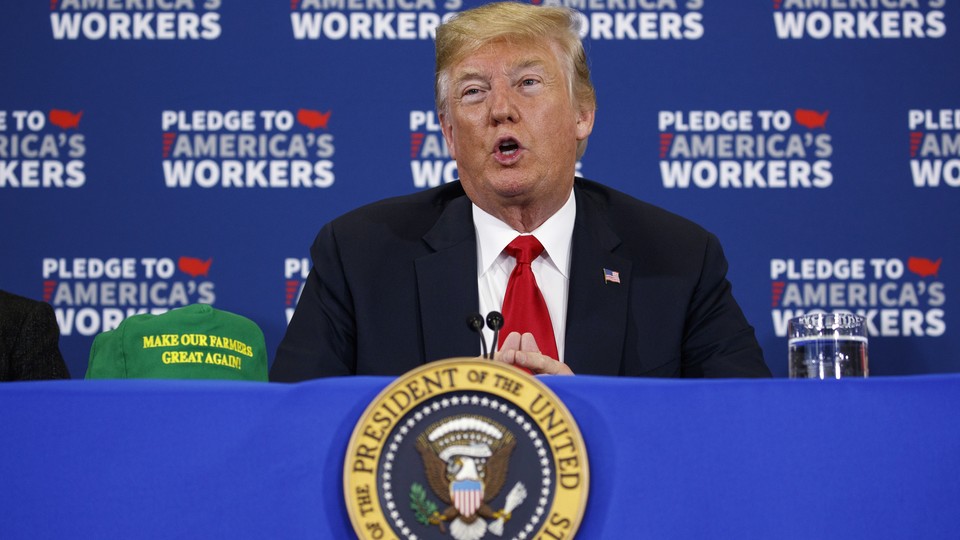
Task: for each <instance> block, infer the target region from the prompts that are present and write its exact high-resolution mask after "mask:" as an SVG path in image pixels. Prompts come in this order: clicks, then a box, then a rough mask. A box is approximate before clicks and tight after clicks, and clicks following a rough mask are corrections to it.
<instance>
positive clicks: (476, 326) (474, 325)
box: [467, 313, 487, 358]
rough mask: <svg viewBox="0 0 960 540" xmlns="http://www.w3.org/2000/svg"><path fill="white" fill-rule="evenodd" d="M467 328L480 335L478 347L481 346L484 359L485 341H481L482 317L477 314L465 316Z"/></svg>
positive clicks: (485, 354)
mask: <svg viewBox="0 0 960 540" xmlns="http://www.w3.org/2000/svg"><path fill="white" fill-rule="evenodd" d="M467 326H469V327H470V329H471V330H473V331H474V332H476V333H478V334H480V345H481V346H483V358H486V357H487V340H485V339H483V316H482V315H480V314H479V313H471V314H470V315H468V316H467Z"/></svg>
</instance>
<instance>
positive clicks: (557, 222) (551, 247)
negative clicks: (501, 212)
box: [472, 189, 577, 278]
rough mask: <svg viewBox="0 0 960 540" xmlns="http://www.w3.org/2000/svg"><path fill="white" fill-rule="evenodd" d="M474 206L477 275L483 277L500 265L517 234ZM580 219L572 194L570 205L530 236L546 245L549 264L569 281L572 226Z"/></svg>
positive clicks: (558, 211) (569, 199) (568, 199)
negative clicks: (494, 265)
mask: <svg viewBox="0 0 960 540" xmlns="http://www.w3.org/2000/svg"><path fill="white" fill-rule="evenodd" d="M472 206H473V225H474V227H475V228H476V231H477V246H478V253H477V259H478V260H477V262H478V265H479V266H478V268H477V275H478V276H481V275H483V273H484V272H486V271H487V270H488V269H489V268H490V267H491V266H492V265H493V264H494V263H496V262H497V260H498V258H499V257H500V255H501V254H502V253H503V250H504V248H506V247H507V244H509V243H510V242H511V241H513V239H514V238H516V237H517V235H518V234H520V233H518V232H517V231H515V230H513V229H512V228H511V227H510V226H509V225H507V224H506V223H504V222H502V221H500V220H499V219H497V218H495V217H493V216H492V215H490V214H488V213H487V212H485V211H483V210H482V209H480V207H479V206H477V205H476V204H474V205H472ZM576 217H577V201H576V197H574V196H573V190H572V189H571V190H570V196H569V197H568V198H567V202H566V203H564V205H563V206H561V207H560V209H559V210H557V212H556V213H554V214H553V215H552V216H550V217H549V218H548V219H547V220H546V221H544V222H543V224H542V225H540V226H539V227H537V228H536V229H535V230H534V231H532V232H531V233H530V234H532V235H534V236H536V237H537V240H539V241H540V243H541V244H543V249H544V251H545V253H546V255H547V256H548V257H547V260H549V261H551V262H552V263H553V265H554V266H555V267H556V268H557V270H558V271H559V272H560V273H561V274H563V276H564V277H567V278H569V275H568V273H569V268H570V265H569V261H570V245H571V243H572V239H573V224H574V221H575V220H576Z"/></svg>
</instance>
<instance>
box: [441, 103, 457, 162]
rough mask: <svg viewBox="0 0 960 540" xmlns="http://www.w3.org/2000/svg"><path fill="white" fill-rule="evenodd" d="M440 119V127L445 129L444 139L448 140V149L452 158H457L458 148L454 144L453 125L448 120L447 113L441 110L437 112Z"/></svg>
mask: <svg viewBox="0 0 960 540" xmlns="http://www.w3.org/2000/svg"><path fill="white" fill-rule="evenodd" d="M437 118H439V119H440V129H441V130H442V131H443V139H444V140H445V141H447V150H449V151H450V158H451V159H454V160H455V159H457V149H456V146H455V145H454V144H453V125H452V124H450V123H448V122H447V115H446V114H443V113H441V112H438V113H437Z"/></svg>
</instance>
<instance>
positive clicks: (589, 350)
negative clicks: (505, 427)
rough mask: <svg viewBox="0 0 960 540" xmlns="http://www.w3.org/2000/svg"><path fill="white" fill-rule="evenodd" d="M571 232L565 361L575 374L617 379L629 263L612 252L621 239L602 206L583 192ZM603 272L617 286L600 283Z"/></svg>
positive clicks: (623, 334) (578, 196)
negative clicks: (615, 277) (614, 276)
mask: <svg viewBox="0 0 960 540" xmlns="http://www.w3.org/2000/svg"><path fill="white" fill-rule="evenodd" d="M574 191H575V193H576V195H577V218H576V222H575V225H574V228H573V247H572V250H573V253H572V258H571V265H570V286H569V296H568V300H567V330H566V341H565V346H564V361H565V362H566V363H567V364H568V365H569V366H570V369H572V370H573V372H574V373H584V374H595V375H618V374H620V371H621V366H620V364H621V359H622V358H623V347H624V339H625V332H626V328H627V308H628V300H629V296H630V295H629V293H630V271H631V262H630V261H629V260H628V259H625V258H623V257H620V256H619V255H616V254H615V253H613V250H614V249H615V248H616V247H617V246H619V245H620V237H619V236H618V235H617V234H616V232H614V230H613V228H612V227H611V226H610V223H609V222H608V221H607V220H606V218H605V217H604V208H603V207H602V206H601V204H600V203H599V202H597V201H595V200H594V199H592V198H591V197H590V196H589V194H586V193H584V191H583V190H581V189H577V188H575V189H574ZM604 269H608V270H611V271H614V272H618V273H619V277H620V283H613V282H608V281H606V280H604V273H603V272H604Z"/></svg>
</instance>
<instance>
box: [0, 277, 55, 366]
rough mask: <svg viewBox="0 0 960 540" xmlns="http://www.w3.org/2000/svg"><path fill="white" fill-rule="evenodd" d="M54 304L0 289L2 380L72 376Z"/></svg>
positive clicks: (0, 360) (0, 361) (0, 358)
mask: <svg viewBox="0 0 960 540" xmlns="http://www.w3.org/2000/svg"><path fill="white" fill-rule="evenodd" d="M59 342H60V328H59V327H58V326H57V319H56V317H55V316H54V314H53V308H51V307H50V304H47V303H45V302H38V301H36V300H31V299H29V298H24V297H22V296H18V295H15V294H11V293H8V292H6V291H0V381H27V380H42V379H69V378H70V373H69V372H68V371H67V365H66V364H65V363H64V361H63V356H61V355H60V343H59Z"/></svg>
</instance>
